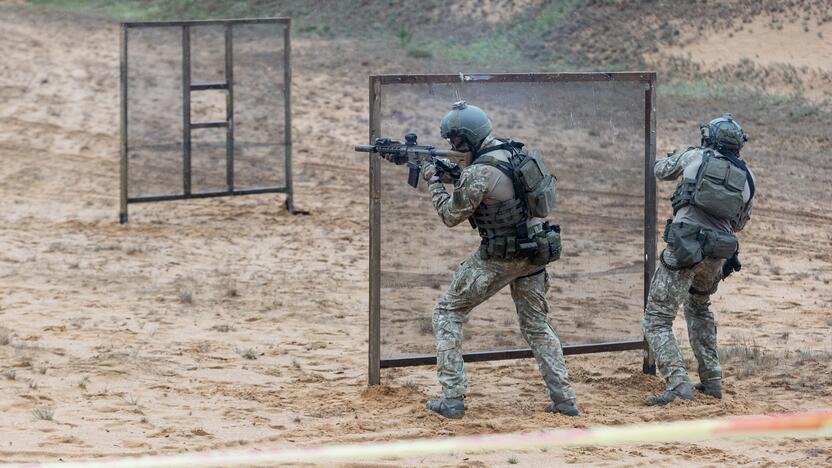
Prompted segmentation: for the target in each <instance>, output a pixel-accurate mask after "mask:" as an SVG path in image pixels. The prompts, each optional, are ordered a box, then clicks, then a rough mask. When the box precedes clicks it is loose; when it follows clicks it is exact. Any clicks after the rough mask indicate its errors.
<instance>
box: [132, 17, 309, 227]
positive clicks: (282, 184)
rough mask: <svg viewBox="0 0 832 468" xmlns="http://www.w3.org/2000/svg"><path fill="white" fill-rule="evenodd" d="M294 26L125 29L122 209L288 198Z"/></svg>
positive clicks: (246, 22)
mask: <svg viewBox="0 0 832 468" xmlns="http://www.w3.org/2000/svg"><path fill="white" fill-rule="evenodd" d="M290 30H291V23H290V19H289V18H264V19H236V20H217V21H171V22H142V23H136V22H133V23H122V24H121V89H120V92H121V114H120V120H121V132H120V133H121V192H120V196H121V205H120V213H119V221H120V222H121V223H126V222H127V221H128V212H127V207H128V205H129V204H130V203H146V202H156V201H165V200H183V199H190V198H208V197H220V196H230V195H249V194H259V193H285V194H286V208H287V209H288V210H289V211H290V212H291V211H293V205H292V132H291V128H292V119H291V110H290V95H291V76H292V67H291V61H290V49H291V42H290Z"/></svg>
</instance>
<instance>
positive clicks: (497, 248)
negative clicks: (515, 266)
mask: <svg viewBox="0 0 832 468" xmlns="http://www.w3.org/2000/svg"><path fill="white" fill-rule="evenodd" d="M560 254H561V241H560V226H559V225H557V224H554V225H550V224H549V223H548V222H545V223H543V225H542V229H540V230H539V231H537V232H535V233H534V234H532V235H530V236H528V237H525V238H518V237H516V236H494V237H483V238H482V242H480V256H481V257H482V258H483V259H489V258H502V259H514V258H528V259H529V261H531V263H532V264H534V265H546V264H547V263H551V262H554V261H555V260H557V259H559V258H560Z"/></svg>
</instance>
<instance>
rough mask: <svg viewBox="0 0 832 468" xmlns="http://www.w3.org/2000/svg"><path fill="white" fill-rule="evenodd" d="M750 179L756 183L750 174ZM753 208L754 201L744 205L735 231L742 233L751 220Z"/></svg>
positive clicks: (755, 179)
mask: <svg viewBox="0 0 832 468" xmlns="http://www.w3.org/2000/svg"><path fill="white" fill-rule="evenodd" d="M751 178H752V179H753V180H754V182H755V183H756V181H757V178H756V177H754V174H753V173H752V174H751ZM753 207H754V199H753V198H752V199H750V200H748V204H747V205H746V209H745V212H743V214H742V217H741V218H740V221H739V223H737V227H736V228H734V230H735V231H742V230H743V228H744V227H745V225H746V224H747V223H748V221H749V220H750V219H751V209H752V208H753Z"/></svg>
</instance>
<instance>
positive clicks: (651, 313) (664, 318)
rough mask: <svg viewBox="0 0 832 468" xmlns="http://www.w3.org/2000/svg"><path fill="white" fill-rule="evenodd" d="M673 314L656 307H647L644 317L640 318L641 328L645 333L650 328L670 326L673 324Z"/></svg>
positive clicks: (650, 329) (656, 328)
mask: <svg viewBox="0 0 832 468" xmlns="http://www.w3.org/2000/svg"><path fill="white" fill-rule="evenodd" d="M673 315H675V314H673ZM673 315H671V314H667V313H666V312H663V311H661V310H658V309H649V308H648V309H647V310H646V311H645V313H644V317H642V318H641V329H642V331H643V332H644V334H645V335H646V334H647V333H648V332H650V331H652V330H658V329H665V328H670V327H672V326H673Z"/></svg>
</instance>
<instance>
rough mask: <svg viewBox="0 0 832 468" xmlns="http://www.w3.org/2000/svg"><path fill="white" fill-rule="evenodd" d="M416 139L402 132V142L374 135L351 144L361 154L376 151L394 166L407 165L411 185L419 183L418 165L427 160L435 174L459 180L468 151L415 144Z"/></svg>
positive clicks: (466, 163) (410, 134)
mask: <svg viewBox="0 0 832 468" xmlns="http://www.w3.org/2000/svg"><path fill="white" fill-rule="evenodd" d="M416 138H417V137H416V134H415V133H408V134H407V135H405V136H404V140H405V142H404V143H402V142H400V141H398V140H391V139H389V138H377V139H376V143H375V144H374V145H355V150H356V151H359V152H363V153H378V154H380V155H381V156H382V157H383V158H384V159H386V160H387V161H390V162H392V163H394V164H396V165H402V164H407V168H408V173H407V183H408V184H409V185H410V186H411V187H416V186H417V185H418V184H419V172H420V171H421V170H422V164H423V163H425V162H428V161H429V162H430V163H431V164H433V166H434V167H435V168H436V175H437V176H439V177H442V176H443V175H447V176H449V177H450V178H451V179H452V180H453V181H454V182H456V181H457V180H459V176H460V175H461V174H462V169H464V168H465V167H466V166H467V165H468V161H469V160H470V159H469V157H470V153H463V152H461V151H454V150H443V149H436V148H435V147H433V146H419V145H417V144H416ZM446 160H447V161H446Z"/></svg>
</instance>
